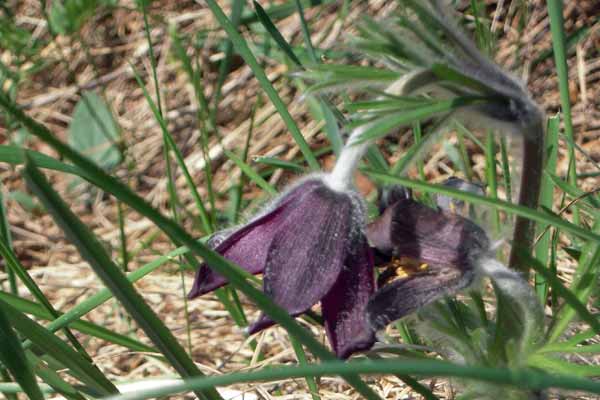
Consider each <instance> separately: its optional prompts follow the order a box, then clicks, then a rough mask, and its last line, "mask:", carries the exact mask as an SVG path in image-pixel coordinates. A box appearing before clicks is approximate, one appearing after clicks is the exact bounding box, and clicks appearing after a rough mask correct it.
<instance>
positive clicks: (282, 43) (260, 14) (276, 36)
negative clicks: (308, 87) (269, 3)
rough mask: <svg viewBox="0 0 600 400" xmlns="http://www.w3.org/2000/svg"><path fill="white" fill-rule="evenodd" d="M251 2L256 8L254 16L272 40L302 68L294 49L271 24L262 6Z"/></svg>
mask: <svg viewBox="0 0 600 400" xmlns="http://www.w3.org/2000/svg"><path fill="white" fill-rule="evenodd" d="M252 3H253V4H254V9H255V10H256V17H257V18H258V20H259V21H260V23H261V24H262V25H263V26H264V27H265V29H266V30H267V32H269V34H270V35H271V37H272V38H273V40H275V43H277V45H278V46H279V48H280V49H281V50H282V51H283V52H284V53H285V54H286V55H287V56H288V57H289V58H290V60H292V61H293V62H294V64H296V65H297V66H298V67H301V68H302V62H301V61H300V59H299V58H298V56H296V53H294V50H292V48H291V47H290V45H289V44H288V42H287V41H286V40H285V38H284V37H283V36H282V35H281V32H279V30H278V29H277V27H276V26H275V24H273V21H271V18H269V15H267V13H266V11H265V10H264V8H262V6H261V5H260V4H259V3H258V2H257V1H256V0H253V1H252Z"/></svg>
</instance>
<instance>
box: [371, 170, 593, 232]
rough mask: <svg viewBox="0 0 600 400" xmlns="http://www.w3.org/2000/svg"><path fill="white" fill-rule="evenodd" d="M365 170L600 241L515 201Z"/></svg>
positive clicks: (380, 177) (387, 179) (390, 180)
mask: <svg viewBox="0 0 600 400" xmlns="http://www.w3.org/2000/svg"><path fill="white" fill-rule="evenodd" d="M365 172H366V173H367V174H368V175H369V176H371V177H373V178H375V179H377V180H379V181H381V182H383V183H395V184H399V185H404V186H406V187H409V188H412V189H416V190H422V191H424V192H429V193H437V194H443V195H446V196H450V197H452V198H455V199H458V200H463V201H468V202H471V203H473V204H482V205H486V206H491V207H494V208H496V209H498V210H499V211H505V212H507V213H510V214H514V215H520V216H522V217H525V218H528V219H530V220H532V221H536V222H540V223H542V224H548V225H552V226H555V227H557V228H561V229H562V230H564V231H565V232H569V233H572V234H573V235H575V236H577V237H580V238H582V239H586V240H591V241H593V242H594V243H600V235H598V234H597V233H593V232H590V231H589V230H587V229H583V228H581V227H579V226H577V225H574V224H572V223H570V222H567V221H565V220H563V219H561V218H558V217H555V216H554V215H549V214H547V213H543V212H540V211H536V210H533V209H531V208H528V207H522V206H519V205H516V204H513V203H509V202H507V201H502V200H494V199H490V198H487V197H483V196H478V195H476V194H472V193H467V192H462V191H460V190H456V189H451V188H448V187H446V186H442V185H433V184H430V183H426V182H420V181H414V180H411V179H407V178H401V177H397V176H392V175H388V174H384V173H381V172H377V171H370V170H367V171H365Z"/></svg>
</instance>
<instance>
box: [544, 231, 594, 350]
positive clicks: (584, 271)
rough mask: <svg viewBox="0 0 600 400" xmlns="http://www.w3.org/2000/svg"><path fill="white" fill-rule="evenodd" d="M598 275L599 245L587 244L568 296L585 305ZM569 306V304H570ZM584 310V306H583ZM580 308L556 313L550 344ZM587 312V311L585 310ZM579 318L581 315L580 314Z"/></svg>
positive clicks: (561, 332)
mask: <svg viewBox="0 0 600 400" xmlns="http://www.w3.org/2000/svg"><path fill="white" fill-rule="evenodd" d="M592 231H593V232H594V233H598V232H600V221H598V220H597V221H596V223H595V224H594V227H593V228H592ZM599 273H600V245H599V244H598V243H592V242H590V243H587V244H586V245H585V246H584V248H583V250H582V253H581V257H580V258H579V265H578V266H577V270H576V271H575V276H574V277H573V282H572V284H571V287H570V291H569V295H570V296H572V297H574V298H576V299H577V300H578V301H579V302H581V303H583V304H586V303H587V300H588V299H589V296H590V295H591V294H592V291H593V290H594V288H595V287H596V282H597V279H598V274H599ZM570 305H571V304H570ZM583 307H584V308H585V306H583ZM580 308H581V307H579V308H575V307H574V306H573V305H571V307H563V309H562V310H560V312H559V313H558V315H557V316H556V318H555V324H554V326H553V327H552V330H551V332H550V335H549V339H548V341H549V342H550V343H552V342H555V341H556V340H558V339H559V338H560V336H561V335H562V334H563V333H564V332H565V330H566V329H567V328H568V327H569V324H570V323H571V321H572V320H573V318H574V317H575V316H576V315H577V314H578V313H579V310H580ZM586 311H587V309H586ZM580 317H581V318H582V319H584V318H583V317H582V315H581V314H580ZM584 320H585V321H586V322H588V323H589V324H590V325H591V326H592V328H594V329H595V326H594V325H592V323H591V322H590V321H588V320H587V319H584ZM594 321H596V324H598V325H600V323H598V322H597V321H598V320H597V319H596V318H595V317H594Z"/></svg>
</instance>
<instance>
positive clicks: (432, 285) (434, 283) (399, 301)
mask: <svg viewBox="0 0 600 400" xmlns="http://www.w3.org/2000/svg"><path fill="white" fill-rule="evenodd" d="M430 269H431V270H430V271H427V272H424V273H419V274H417V275H413V276H409V277H407V278H402V279H398V280H396V281H394V282H392V283H389V284H387V285H385V286H384V287H383V288H381V289H379V290H378V291H377V292H375V295H373V297H371V299H370V300H369V304H368V305H367V318H368V321H369V324H370V325H371V327H372V329H373V330H376V331H377V330H380V329H383V328H385V326H386V325H387V324H389V323H390V322H393V321H396V320H398V319H400V318H402V317H404V316H406V315H408V314H411V313H412V312H414V311H416V310H418V309H419V308H421V307H423V306H425V305H427V304H429V303H431V302H433V301H435V300H438V299H440V298H441V297H443V296H446V295H452V294H455V293H456V292H458V291H459V290H461V289H464V288H465V287H467V286H469V285H470V284H471V282H472V280H473V275H474V273H472V272H468V273H464V274H463V273H461V271H459V270H458V269H456V268H450V267H443V268H437V267H435V266H432V267H431V268H430Z"/></svg>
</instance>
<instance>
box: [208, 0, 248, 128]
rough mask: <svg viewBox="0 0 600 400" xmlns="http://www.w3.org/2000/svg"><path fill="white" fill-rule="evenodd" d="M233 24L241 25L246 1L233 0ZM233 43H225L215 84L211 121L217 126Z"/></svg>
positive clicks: (229, 41)
mask: <svg viewBox="0 0 600 400" xmlns="http://www.w3.org/2000/svg"><path fill="white" fill-rule="evenodd" d="M231 3H232V4H231V20H230V21H231V25H232V26H233V28H234V30H236V32H237V29H238V27H239V23H240V18H241V16H242V12H243V9H244V3H245V2H244V1H243V0H233V1H232V2H231ZM233 49H234V47H233V43H232V41H231V40H227V41H226V43H225V57H224V58H223V60H222V61H221V63H220V64H219V74H218V76H217V83H216V84H215V90H214V95H213V108H212V109H211V110H210V116H209V119H210V122H211V124H212V125H213V127H215V129H216V128H217V123H216V120H217V112H218V111H219V103H220V101H221V93H222V90H223V85H224V84H225V80H226V79H227V75H228V74H229V72H230V70H231V64H232V58H233Z"/></svg>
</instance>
